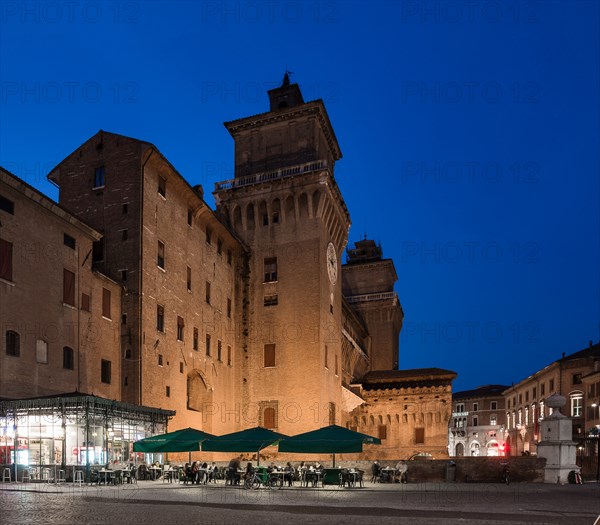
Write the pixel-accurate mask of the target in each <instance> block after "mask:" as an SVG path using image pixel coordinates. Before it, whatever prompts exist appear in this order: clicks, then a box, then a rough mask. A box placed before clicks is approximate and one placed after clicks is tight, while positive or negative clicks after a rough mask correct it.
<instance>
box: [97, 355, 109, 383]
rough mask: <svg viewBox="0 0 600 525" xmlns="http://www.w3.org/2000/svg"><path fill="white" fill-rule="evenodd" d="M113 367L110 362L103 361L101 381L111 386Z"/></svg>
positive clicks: (101, 364)
mask: <svg viewBox="0 0 600 525" xmlns="http://www.w3.org/2000/svg"><path fill="white" fill-rule="evenodd" d="M111 365H112V363H111V362H110V361H107V360H106V359H102V360H101V363H100V381H102V382H103V383H106V384H108V385H110V381H111Z"/></svg>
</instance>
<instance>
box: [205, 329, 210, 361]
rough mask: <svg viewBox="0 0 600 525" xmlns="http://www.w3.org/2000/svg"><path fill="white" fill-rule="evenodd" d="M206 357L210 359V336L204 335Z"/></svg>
mask: <svg viewBox="0 0 600 525" xmlns="http://www.w3.org/2000/svg"><path fill="white" fill-rule="evenodd" d="M206 355H207V356H208V357H210V335H209V334H206Z"/></svg>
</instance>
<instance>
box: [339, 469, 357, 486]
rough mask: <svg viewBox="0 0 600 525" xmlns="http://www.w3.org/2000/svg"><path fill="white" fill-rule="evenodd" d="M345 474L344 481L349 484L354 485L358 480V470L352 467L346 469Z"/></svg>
mask: <svg viewBox="0 0 600 525" xmlns="http://www.w3.org/2000/svg"><path fill="white" fill-rule="evenodd" d="M346 474H347V476H348V478H347V480H346V481H348V483H349V486H350V487H356V482H357V481H358V480H359V477H360V472H359V471H358V470H356V469H353V468H352V469H350V470H348V472H347V473H346ZM340 481H341V480H340Z"/></svg>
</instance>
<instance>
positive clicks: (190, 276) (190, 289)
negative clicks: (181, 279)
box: [187, 266, 192, 292]
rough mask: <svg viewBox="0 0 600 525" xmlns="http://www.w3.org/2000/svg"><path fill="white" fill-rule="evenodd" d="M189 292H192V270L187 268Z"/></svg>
mask: <svg viewBox="0 0 600 525" xmlns="http://www.w3.org/2000/svg"><path fill="white" fill-rule="evenodd" d="M187 291H188V292H191V291H192V269H191V268H190V267H189V266H188V267H187Z"/></svg>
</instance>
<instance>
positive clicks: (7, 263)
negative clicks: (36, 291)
mask: <svg viewBox="0 0 600 525" xmlns="http://www.w3.org/2000/svg"><path fill="white" fill-rule="evenodd" d="M12 259H13V245H12V242H8V241H5V240H4V239H0V278H2V279H5V280H7V281H12V278H13V272H12V268H13V260H12Z"/></svg>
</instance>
